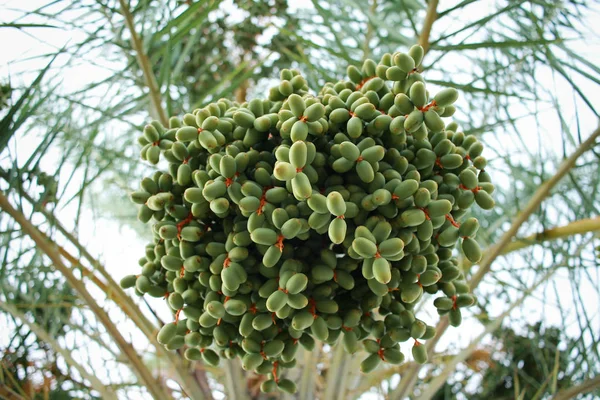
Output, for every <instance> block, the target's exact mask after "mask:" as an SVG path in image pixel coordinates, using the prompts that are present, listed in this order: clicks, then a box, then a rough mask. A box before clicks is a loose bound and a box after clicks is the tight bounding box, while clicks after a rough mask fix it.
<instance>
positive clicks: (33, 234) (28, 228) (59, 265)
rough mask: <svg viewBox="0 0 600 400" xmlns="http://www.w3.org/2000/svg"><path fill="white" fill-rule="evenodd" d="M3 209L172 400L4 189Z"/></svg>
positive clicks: (160, 395)
mask: <svg viewBox="0 0 600 400" xmlns="http://www.w3.org/2000/svg"><path fill="white" fill-rule="evenodd" d="M0 208H1V209H2V210H4V211H5V212H6V213H7V214H9V215H10V216H11V217H12V218H13V219H14V220H15V221H16V222H17V223H18V224H19V225H20V226H21V229H22V230H23V233H25V234H27V235H28V236H29V237H30V238H31V239H32V240H33V241H34V242H35V244H36V245H37V247H38V249H39V250H41V251H42V252H43V253H45V254H46V255H47V256H48V258H49V259H50V260H51V261H52V263H53V265H54V267H55V268H56V269H57V270H58V271H59V272H60V273H61V274H62V275H63V276H64V277H65V279H66V280H67V281H68V283H69V285H71V287H72V288H73V289H75V290H76V291H77V292H78V293H79V295H80V297H81V298H82V299H83V300H84V301H85V303H87V305H88V306H89V307H90V309H91V310H92V312H93V313H94V314H95V315H96V317H97V318H98V320H99V321H100V322H101V323H102V325H104V327H105V328H106V331H107V333H108V334H109V335H110V336H111V337H112V338H113V340H114V341H115V343H116V344H117V345H118V346H119V348H120V349H121V351H122V352H123V353H124V354H125V356H126V357H127V359H128V360H129V362H130V363H131V367H132V369H133V371H135V373H136V374H137V375H138V377H139V378H140V380H141V381H142V384H143V385H145V386H146V387H147V388H148V391H149V392H150V393H151V395H152V396H153V397H154V398H155V399H168V398H169V397H168V395H167V394H166V393H165V391H164V390H163V388H162V387H161V385H160V384H159V383H158V381H157V380H156V379H155V378H154V377H153V376H152V373H151V372H150V370H149V369H148V368H147V367H146V365H144V363H143V362H142V360H141V358H140V357H139V355H138V354H137V352H136V351H135V349H134V348H133V346H132V345H131V344H130V343H129V342H127V341H126V340H125V338H124V337H123V335H122V334H121V332H119V329H118V328H117V326H116V325H115V324H114V323H113V322H112V320H111V319H110V317H109V316H108V314H107V313H106V311H104V309H102V307H100V305H99V304H98V303H97V302H96V300H94V298H93V297H92V295H91V294H90V292H88V290H87V288H86V287H85V285H84V284H83V283H82V282H81V281H80V280H79V279H77V277H76V276H75V275H74V274H73V272H72V271H71V269H70V268H68V267H67V266H66V265H65V264H64V263H63V261H62V258H61V256H60V253H59V252H58V250H57V248H56V247H55V246H54V245H53V243H52V242H49V241H48V240H47V238H46V236H45V235H44V234H43V233H42V232H40V231H39V230H38V229H37V228H36V227H35V226H33V224H32V223H31V222H29V220H27V218H26V217H25V216H24V215H23V214H22V213H21V212H19V211H18V210H16V209H15V208H14V207H13V206H12V205H11V204H10V202H9V201H8V199H7V198H6V196H4V194H3V193H2V192H0Z"/></svg>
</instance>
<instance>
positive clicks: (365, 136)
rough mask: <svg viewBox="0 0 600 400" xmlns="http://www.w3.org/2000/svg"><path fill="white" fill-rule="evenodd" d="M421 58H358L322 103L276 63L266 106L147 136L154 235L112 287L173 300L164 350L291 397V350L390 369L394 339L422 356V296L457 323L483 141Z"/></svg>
mask: <svg viewBox="0 0 600 400" xmlns="http://www.w3.org/2000/svg"><path fill="white" fill-rule="evenodd" d="M422 57H423V49H422V48H421V47H420V46H413V47H412V48H411V49H410V51H409V52H408V53H400V52H398V53H395V54H385V55H384V56H383V57H382V59H381V61H380V62H379V63H376V62H375V61H373V60H366V61H365V62H364V64H363V65H362V68H361V69H359V68H356V67H353V66H350V67H349V68H348V77H349V80H348V81H340V82H337V83H335V84H332V83H328V84H326V85H325V86H324V87H323V88H322V89H321V91H320V92H319V93H318V94H317V95H313V94H311V93H310V92H309V88H308V87H307V82H306V80H305V79H304V78H303V77H302V76H301V75H300V74H299V73H298V72H297V71H291V70H283V71H282V72H281V83H280V84H279V85H278V86H277V87H274V88H272V89H271V91H270V93H269V98H268V99H265V100H260V99H253V100H251V101H249V102H246V103H243V104H238V103H235V102H231V101H229V100H225V99H221V100H219V101H217V102H214V103H211V104H209V105H207V106H206V107H204V108H202V109H197V110H194V111H193V112H192V113H191V114H185V115H184V116H183V118H181V119H180V118H175V117H173V118H171V119H170V121H169V126H168V127H164V126H162V125H161V124H160V123H157V122H152V123H151V124H149V125H147V126H146V127H145V129H144V133H143V136H141V137H140V138H139V142H140V144H141V145H142V152H141V155H142V158H143V159H144V160H147V161H149V162H150V163H152V164H157V163H159V162H161V160H163V161H162V164H161V165H164V166H165V167H166V170H165V171H158V172H156V173H155V174H154V175H153V176H152V177H148V178H145V179H143V180H142V183H141V189H140V190H139V191H136V192H134V193H132V195H131V198H132V200H133V201H134V202H135V203H137V204H140V209H139V215H138V217H139V219H140V220H141V221H142V222H144V223H146V222H150V221H152V231H153V234H154V242H153V243H152V244H149V245H148V246H147V248H146V255H145V256H144V257H143V258H142V259H141V260H140V262H139V263H140V266H141V267H142V271H141V274H139V275H131V276H126V277H125V278H123V280H122V282H121V284H122V286H123V287H125V288H129V287H135V291H136V293H137V294H138V295H140V296H141V295H144V294H148V295H150V296H153V297H163V296H164V297H166V299H167V301H168V304H169V305H170V307H171V308H172V309H173V313H174V315H175V317H174V322H171V323H168V324H166V325H164V326H163V327H162V329H161V330H160V332H159V333H158V341H159V342H160V343H162V344H164V345H165V346H166V348H168V349H180V348H185V356H186V357H187V358H188V359H190V360H204V362H206V363H209V364H212V365H216V364H217V363H218V362H219V360H220V358H223V357H225V358H228V359H231V358H234V357H240V358H241V362H242V366H243V368H244V369H245V370H249V371H255V372H256V373H258V374H263V375H268V377H267V379H266V380H265V381H264V382H263V383H262V390H263V391H265V392H270V391H273V390H275V389H277V388H279V389H280V390H283V391H286V392H294V391H295V384H294V383H293V382H292V381H291V380H289V379H286V378H285V369H286V368H292V367H294V365H295V364H296V359H295V355H296V352H297V351H298V348H299V347H300V346H302V347H304V348H306V349H309V350H310V349H312V348H313V346H314V345H315V340H319V341H322V342H324V343H328V344H330V345H333V344H335V343H337V342H341V343H343V346H344V347H345V349H346V351H347V352H348V353H355V352H357V351H359V350H361V351H366V352H367V353H369V354H368V356H367V357H366V358H365V359H364V361H363V362H362V365H361V369H362V371H363V372H365V373H366V372H369V371H372V370H373V369H375V368H376V367H377V366H378V365H379V364H380V363H382V362H388V363H391V364H399V363H401V362H402V361H403V360H404V355H403V353H402V352H401V350H400V345H399V344H400V343H402V342H407V341H410V343H412V345H413V347H412V357H413V358H414V359H415V360H416V361H417V362H419V363H424V362H425V361H426V359H427V353H426V351H425V346H424V345H423V341H424V340H427V339H430V338H432V337H433V336H434V335H435V329H434V328H433V326H431V325H429V324H427V323H426V322H424V321H423V320H420V319H419V318H417V316H416V315H415V309H416V308H417V306H418V305H419V304H420V302H421V299H423V298H424V297H425V298H427V297H429V296H428V295H439V296H438V297H437V298H435V300H434V301H433V304H434V305H435V307H436V309H437V311H438V313H439V315H446V314H447V315H448V316H449V320H450V323H451V324H452V325H453V326H458V325H459V324H460V323H461V309H463V308H464V307H468V306H471V305H473V304H474V302H475V298H474V297H473V296H472V295H471V294H469V288H468V285H467V284H466V281H465V277H464V275H463V273H462V271H461V269H460V268H459V262H458V260H457V255H458V252H457V251H456V250H455V247H456V245H457V244H459V247H460V248H461V250H462V254H464V256H465V257H466V258H467V259H469V260H470V261H471V262H474V263H475V262H478V261H479V260H480V258H481V256H482V254H481V250H480V248H479V245H478V244H477V242H476V241H475V239H474V237H475V235H476V233H477V230H478V228H479V224H478V221H477V219H475V218H472V217H470V218H469V216H468V215H466V214H467V213H468V212H469V209H470V207H471V206H472V205H473V203H476V204H477V205H478V206H479V207H481V208H483V209H490V208H492V207H493V206H494V200H493V199H492V197H491V193H492V192H493V190H494V186H493V184H492V183H491V182H490V177H489V175H488V173H487V172H486V171H485V166H486V160H485V158H483V157H482V156H481V153H482V151H483V147H482V145H481V143H480V142H479V141H478V140H477V138H476V137H474V136H472V135H465V134H464V133H462V132H459V131H458V129H457V128H458V127H457V124H456V123H454V122H449V123H448V124H446V123H445V122H444V121H443V120H442V118H443V117H449V116H451V115H452V114H453V113H454V111H455V108H454V106H453V103H454V102H455V101H456V99H457V97H458V93H457V91H456V90H455V89H453V88H447V89H444V90H441V91H440V92H438V93H437V94H436V95H435V96H433V97H432V96H431V95H430V94H429V93H428V92H427V90H426V87H425V82H424V80H423V77H422V75H421V74H419V72H418V68H419V65H420V62H421V59H422Z"/></svg>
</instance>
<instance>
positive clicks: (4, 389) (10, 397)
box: [0, 382, 25, 400]
mask: <svg viewBox="0 0 600 400" xmlns="http://www.w3.org/2000/svg"><path fill="white" fill-rule="evenodd" d="M0 399H6V400H25V397H23V396H21V395H20V394H18V393H15V391H14V390H12V389H11V388H9V387H8V385H6V384H4V383H1V382H0Z"/></svg>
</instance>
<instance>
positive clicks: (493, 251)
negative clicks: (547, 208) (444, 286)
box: [469, 128, 600, 290]
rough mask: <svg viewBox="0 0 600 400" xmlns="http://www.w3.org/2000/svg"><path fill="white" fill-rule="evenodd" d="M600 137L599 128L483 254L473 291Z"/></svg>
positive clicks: (563, 163)
mask: <svg viewBox="0 0 600 400" xmlns="http://www.w3.org/2000/svg"><path fill="white" fill-rule="evenodd" d="M599 136H600V128H597V129H596V130H595V131H594V132H593V133H592V134H591V135H590V137H588V138H587V139H586V140H585V141H584V142H583V143H581V144H580V145H579V147H578V148H577V149H576V150H575V151H574V152H573V153H572V154H571V155H570V156H569V158H567V159H566V160H564V161H563V162H562V164H561V165H560V166H559V168H558V171H556V173H555V174H554V175H553V176H552V177H551V178H550V179H548V180H547V181H546V182H544V183H542V185H541V186H540V187H539V188H538V190H537V191H536V192H535V193H534V195H533V197H532V198H531V200H529V203H527V205H526V206H525V208H524V209H523V211H521V213H520V214H519V215H517V216H516V217H515V219H514V220H513V223H512V225H511V226H510V228H509V229H508V230H507V231H506V232H505V233H504V235H502V237H501V238H500V240H499V241H498V243H497V244H495V245H494V246H492V247H491V248H489V249H488V250H486V251H485V252H484V253H483V254H484V257H483V259H482V260H481V263H480V265H479V270H478V271H477V272H476V273H475V275H474V276H473V278H471V281H470V282H469V283H470V286H471V290H475V288H476V287H477V286H478V285H479V283H480V282H481V280H482V279H483V277H484V276H485V274H487V273H488V272H489V270H490V268H491V266H492V263H493V262H494V261H495V260H496V258H498V256H499V255H501V254H502V252H503V251H505V248H506V247H507V246H508V245H509V244H510V242H511V240H512V238H513V237H514V236H515V235H516V234H517V232H518V231H519V228H520V227H521V225H523V223H525V221H527V220H528V219H529V217H530V216H531V214H533V213H534V212H535V211H536V210H537V209H538V208H539V207H540V204H542V201H544V199H546V198H547V197H548V195H549V194H550V191H551V190H552V189H553V188H554V186H556V184H557V183H558V182H560V180H561V179H562V178H563V177H564V176H565V175H566V174H567V173H568V172H569V171H570V170H571V169H572V168H573V167H574V166H575V162H576V161H577V159H579V157H581V155H582V154H583V153H585V152H586V151H588V150H589V149H590V148H592V147H593V146H594V145H595V144H596V140H597V139H598V137H599Z"/></svg>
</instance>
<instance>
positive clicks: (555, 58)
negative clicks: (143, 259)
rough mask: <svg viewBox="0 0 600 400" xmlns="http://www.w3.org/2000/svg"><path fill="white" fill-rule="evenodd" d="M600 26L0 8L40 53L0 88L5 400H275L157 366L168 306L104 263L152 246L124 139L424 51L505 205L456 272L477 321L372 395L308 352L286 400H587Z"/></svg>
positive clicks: (303, 6) (578, 4)
mask: <svg viewBox="0 0 600 400" xmlns="http://www.w3.org/2000/svg"><path fill="white" fill-rule="evenodd" d="M599 11H600V7H599V4H598V2H597V1H593V0H572V1H568V0H534V1H531V0H528V1H524V0H514V1H513V0H511V1H500V0H497V1H492V0H489V1H488V0H477V1H476V0H463V1H457V0H443V1H438V0H428V1H424V0H368V1H367V0H362V1H360V0H332V1H328V2H324V1H317V0H308V1H302V2H296V1H286V0H268V1H254V0H228V1H221V0H188V1H175V0H131V1H129V0H96V1H91V0H53V1H46V2H44V1H31V2H29V1H28V2H20V1H9V0H4V1H3V2H0V34H1V35H3V36H2V37H3V38H11V39H12V40H11V41H12V42H15V43H17V45H16V46H15V45H13V46H12V47H11V48H13V47H19V46H20V44H19V41H22V43H25V42H27V43H29V44H30V45H31V44H32V43H33V44H34V46H33V48H34V49H36V51H31V50H29V51H27V52H23V53H19V52H13V53H15V54H13V55H12V56H11V58H10V59H7V60H6V59H2V60H3V61H2V66H1V67H2V68H3V69H2V70H1V71H2V72H1V74H0V208H1V209H2V213H0V243H1V246H0V262H1V264H0V327H1V329H0V352H1V354H0V358H1V365H0V398H7V399H76V398H77V399H79V398H83V399H94V398H106V399H113V398H127V399H129V398H158V399H162V398H187V397H190V398H193V399H221V398H224V397H225V398H227V399H236V400H237V399H259V398H268V396H266V395H262V394H260V393H259V391H258V387H259V386H260V378H258V377H257V376H253V375H251V374H247V373H245V372H244V371H243V370H242V369H241V368H240V366H239V364H237V363H235V362H226V363H222V364H221V367H219V368H209V367H207V366H204V365H202V364H201V363H194V364H190V363H189V362H187V361H185V360H184V359H183V357H181V356H180V355H179V354H177V353H175V352H174V353H168V352H166V351H165V350H164V349H163V348H162V346H158V345H157V343H156V341H155V339H154V335H155V333H156V331H157V329H158V327H160V325H161V324H162V323H164V321H163V320H162V318H165V315H167V314H165V313H162V314H161V312H160V308H161V307H163V306H164V304H162V303H161V300H158V299H154V300H149V301H148V302H149V303H150V304H148V302H147V301H146V300H144V299H132V298H130V297H129V296H128V295H126V294H125V293H124V292H123V291H122V290H121V289H120V288H119V287H118V285H117V284H116V283H115V282H116V281H118V280H119V279H120V277H121V276H123V275H124V274H125V270H126V269H127V268H128V266H127V265H122V264H123V263H122V262H115V261H114V260H115V257H113V256H111V255H110V254H109V251H110V250H106V248H105V247H103V246H102V245H101V243H100V245H99V242H102V241H103V240H104V241H106V240H108V239H107V238H106V237H105V236H106V235H108V236H116V237H119V240H120V241H122V242H125V243H129V246H130V248H131V249H132V250H131V253H133V250H140V249H142V246H143V242H144V240H143V239H144V236H145V235H147V233H146V231H145V230H144V229H142V228H141V224H139V223H138V222H137V221H136V218H135V215H136V210H135V207H134V206H133V205H132V204H130V203H129V201H128V199H127V198H126V196H125V193H127V192H128V191H131V190H133V189H135V187H133V184H134V182H139V179H140V177H142V176H143V175H144V174H146V173H147V172H148V169H147V167H146V166H144V165H143V164H142V163H140V161H139V160H138V158H139V157H138V154H139V153H138V152H139V150H138V146H137V143H136V140H135V137H136V136H137V133H138V132H139V131H141V127H142V126H143V125H144V124H145V123H147V121H148V120H150V119H152V118H153V119H159V120H163V121H164V120H165V119H166V118H167V117H168V116H169V115H181V114H182V113H183V112H185V111H187V110H190V109H193V108H195V107H198V106H201V105H203V104H206V103H207V102H210V101H211V100H215V99H218V98H220V97H231V98H236V99H237V100H238V101H243V100H244V99H246V98H248V97H249V96H264V95H265V94H266V89H267V88H268V87H269V86H270V85H271V84H272V83H273V82H274V80H276V78H277V76H278V73H279V70H280V69H281V68H287V67H290V66H291V67H293V68H297V69H299V70H300V71H301V72H302V73H303V74H304V75H305V76H306V78H307V80H308V81H309V86H310V87H313V88H317V87H320V86H321V85H322V84H323V83H325V82H327V81H336V80H338V79H341V78H342V77H343V76H344V73H345V65H347V64H348V63H350V64H357V65H358V64H359V63H360V62H361V61H362V60H364V59H365V58H369V57H373V58H375V59H378V58H379V57H380V56H381V55H382V54H383V53H385V52H394V51H396V50H406V49H407V48H408V47H409V46H410V45H412V44H414V43H415V42H419V43H420V44H422V45H423V46H424V47H425V48H426V49H427V50H428V53H427V55H426V57H425V60H424V72H423V73H424V74H426V76H427V80H428V82H431V83H433V84H435V85H437V86H438V87H445V86H452V87H456V88H458V89H459V90H460V91H461V93H462V97H461V99H460V100H459V103H458V108H459V110H460V112H459V113H457V114H456V115H455V119H456V120H457V121H458V122H459V123H460V126H461V127H462V129H463V130H464V132H465V133H473V134H476V135H478V136H479V137H480V139H481V140H482V141H483V142H484V143H485V144H486V145H487V147H486V152H485V154H486V156H487V157H488V159H489V161H490V167H489V171H491V173H492V174H493V178H494V181H495V182H497V183H498V184H497V190H496V192H495V198H496V203H497V207H496V209H495V210H494V211H493V212H491V213H489V212H488V213H485V214H483V213H481V215H477V217H478V218H479V219H480V221H481V223H482V228H483V229H482V230H480V232H481V234H480V235H478V240H479V241H480V242H481V244H482V245H483V246H484V247H487V248H488V251H487V252H486V257H485V258H484V260H482V262H481V263H480V265H479V266H470V265H468V264H467V263H464V265H463V267H464V268H465V270H467V271H469V272H472V283H473V285H474V286H475V287H476V289H475V292H476V294H477V295H478V298H479V302H480V303H479V307H478V308H477V309H476V310H475V311H474V312H473V313H472V315H470V316H469V318H468V319H467V320H466V323H465V324H464V325H463V327H461V329H460V330H457V329H453V330H452V331H451V332H450V333H449V334H447V335H443V336H442V334H443V333H444V331H445V328H446V326H447V324H445V325H444V320H442V321H441V322H440V325H439V332H441V333H440V335H439V336H440V337H437V338H436V339H435V340H433V341H432V343H430V344H429V345H428V349H429V351H430V352H431V353H432V357H430V359H431V360H432V362H431V363H430V364H428V365H426V366H424V367H422V368H421V367H419V366H417V365H416V364H414V363H411V362H407V363H405V364H404V365H401V366H383V367H381V368H380V369H378V370H377V371H375V372H374V373H372V374H370V375H366V376H365V375H360V374H359V373H357V371H358V363H359V362H360V360H361V359H362V357H361V356H362V355H361V354H357V355H354V356H350V355H347V354H344V352H343V350H342V348H341V347H340V348H333V349H332V348H329V347H328V346H324V347H322V348H317V349H316V350H315V351H313V352H311V353H309V352H306V353H305V354H303V355H301V357H300V361H301V362H300V363H299V365H298V367H297V368H295V369H294V371H292V378H293V379H295V381H296V382H297V383H298V386H299V390H300V391H299V394H298V395H296V396H295V397H294V398H297V399H306V400H308V399H313V398H318V399H326V400H329V399H352V398H363V399H383V398H388V399H402V398H408V397H410V398H415V399H417V398H419V399H420V398H425V399H427V398H435V399H483V398H492V399H508V398H518V399H547V398H556V399H566V398H572V397H578V398H595V397H597V396H600V389H599V387H600V378H598V372H599V370H600V354H599V348H600V346H599V340H600V315H599V314H600V313H599V311H600V310H599V308H598V304H600V289H599V287H600V282H599V281H600V278H599V276H600V275H599V261H598V259H599V258H598V257H599V252H600V251H599V250H598V249H597V246H598V245H599V244H600V240H599V238H598V236H599V233H600V216H599V214H600V213H599V211H598V210H599V208H600V197H599V195H598V190H599V186H600V182H599V181H600V173H599V172H600V163H599V157H600V147H599V146H598V141H597V137H598V135H600V131H598V129H597V126H598V119H599V115H598V110H597V107H598V104H600V101H599V100H600V96H599V94H598V93H600V91H599V90H598V89H600V67H598V65H600V64H599V61H600V59H599V58H598V54H600V51H598V50H600V41H599V34H600V31H599V30H598V28H597V26H595V25H594V21H597V20H598V18H599V17H600V14H599ZM596 25H597V24H596ZM13 50H14V49H13ZM9 53H10V52H7V54H9ZM10 54H12V53H10ZM5 57H6V56H5ZM573 154H574V155H575V156H572V155H573ZM561 163H562V164H561ZM111 229H112V231H111ZM482 231H483V232H482ZM98 232H100V236H99V235H98ZM102 235H104V236H102ZM110 246H111V245H108V247H109V248H110ZM140 254H141V253H140ZM119 257H120V258H119ZM116 259H117V260H127V262H129V261H130V260H133V261H132V263H135V259H136V255H135V254H133V255H132V254H128V257H125V256H124V255H123V254H117V256H116ZM132 268H135V265H133V266H132ZM165 309H166V308H165ZM431 319H432V321H435V320H436V319H437V316H436V315H435V313H434V312H433V313H432V314H431ZM436 344H437V346H436ZM279 397H281V398H290V396H283V395H280V396H279Z"/></svg>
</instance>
